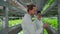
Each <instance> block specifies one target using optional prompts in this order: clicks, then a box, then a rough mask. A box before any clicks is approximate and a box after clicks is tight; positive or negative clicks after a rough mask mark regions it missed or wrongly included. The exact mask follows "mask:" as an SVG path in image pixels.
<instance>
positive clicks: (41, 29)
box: [36, 23, 43, 34]
mask: <svg viewBox="0 0 60 34" xmlns="http://www.w3.org/2000/svg"><path fill="white" fill-rule="evenodd" d="M38 25H39V26H38V27H39V28H38V29H37V30H36V34H42V33H43V26H41V25H42V24H41V23H38Z"/></svg>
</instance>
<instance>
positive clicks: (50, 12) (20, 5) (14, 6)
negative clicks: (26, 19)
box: [0, 0, 58, 34]
mask: <svg viewBox="0 0 60 34" xmlns="http://www.w3.org/2000/svg"><path fill="white" fill-rule="evenodd" d="M29 3H33V4H35V5H36V6H37V10H39V11H41V14H42V21H43V23H46V22H48V24H49V26H51V28H53V29H55V30H56V31H58V5H57V0H0V34H23V30H22V28H21V25H20V24H21V23H22V18H23V16H24V14H25V13H26V10H27V9H26V5H27V4H29ZM34 19H35V18H34V17H33V18H32V20H34ZM44 34H48V32H47V31H46V29H44Z"/></svg>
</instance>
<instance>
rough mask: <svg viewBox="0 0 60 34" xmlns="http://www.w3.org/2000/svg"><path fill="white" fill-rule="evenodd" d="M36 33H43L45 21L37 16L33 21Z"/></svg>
mask: <svg viewBox="0 0 60 34" xmlns="http://www.w3.org/2000/svg"><path fill="white" fill-rule="evenodd" d="M33 23H34V28H35V33H36V34H43V23H42V20H38V19H37V18H36V19H35V20H34V21H33Z"/></svg>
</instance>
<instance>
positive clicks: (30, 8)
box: [27, 4, 36, 12]
mask: <svg viewBox="0 0 60 34" xmlns="http://www.w3.org/2000/svg"><path fill="white" fill-rule="evenodd" d="M33 7H36V6H35V5H34V4H30V5H27V11H28V12H29V10H32V9H33Z"/></svg>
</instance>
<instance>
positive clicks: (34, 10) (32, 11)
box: [30, 7, 36, 15]
mask: <svg viewBox="0 0 60 34" xmlns="http://www.w3.org/2000/svg"><path fill="white" fill-rule="evenodd" d="M35 12H36V7H33V9H32V10H31V11H30V13H31V15H34V14H35Z"/></svg>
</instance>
